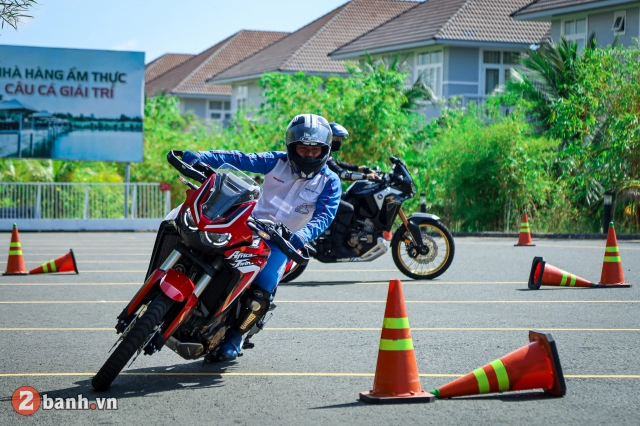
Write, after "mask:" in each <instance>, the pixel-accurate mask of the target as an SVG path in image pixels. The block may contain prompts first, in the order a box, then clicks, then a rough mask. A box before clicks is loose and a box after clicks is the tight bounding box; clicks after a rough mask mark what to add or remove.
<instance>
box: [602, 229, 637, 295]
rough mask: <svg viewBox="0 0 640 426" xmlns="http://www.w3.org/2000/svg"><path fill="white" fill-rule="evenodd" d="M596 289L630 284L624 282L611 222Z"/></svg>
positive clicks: (618, 250) (628, 285)
mask: <svg viewBox="0 0 640 426" xmlns="http://www.w3.org/2000/svg"><path fill="white" fill-rule="evenodd" d="M596 287H601V288H610V287H631V284H627V283H626V282H624V273H623V272H622V261H621V260H620V249H619V248H618V239H617V238H616V231H615V229H613V222H611V223H609V233H608V234H607V247H606V248H605V249H604V262H602V275H601V276H600V282H599V283H598V284H597V285H596Z"/></svg>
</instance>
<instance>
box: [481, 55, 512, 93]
mask: <svg viewBox="0 0 640 426" xmlns="http://www.w3.org/2000/svg"><path fill="white" fill-rule="evenodd" d="M519 57H520V53H518V52H501V51H499V50H485V51H483V52H482V74H483V76H484V94H485V95H488V94H490V93H492V92H493V91H494V90H496V88H497V87H498V86H500V85H501V84H505V83H506V82H507V81H508V80H509V78H511V70H512V69H513V68H516V67H517V65H518V58H519Z"/></svg>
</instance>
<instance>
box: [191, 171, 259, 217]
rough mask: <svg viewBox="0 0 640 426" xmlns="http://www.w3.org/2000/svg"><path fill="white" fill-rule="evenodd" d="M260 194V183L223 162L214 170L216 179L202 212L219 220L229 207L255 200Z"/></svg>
mask: <svg viewBox="0 0 640 426" xmlns="http://www.w3.org/2000/svg"><path fill="white" fill-rule="evenodd" d="M261 196H262V188H261V187H260V185H258V184H257V183H256V182H255V181H254V180H253V179H251V178H250V177H249V176H247V175H246V174H244V173H242V172H241V171H240V170H238V169H236V168H235V167H233V166H232V165H230V164H226V163H225V164H223V165H222V166H220V167H219V168H218V169H217V170H216V180H215V182H214V184H213V188H212V190H211V192H210V195H209V198H208V199H207V201H205V202H204V204H203V206H202V213H203V214H204V215H205V216H206V217H207V218H209V219H210V220H214V221H215V220H219V219H222V218H223V217H224V215H225V213H227V211H228V210H229V209H230V208H231V207H233V206H237V205H239V204H242V203H245V202H247V201H254V200H257V199H259V198H260V197H261Z"/></svg>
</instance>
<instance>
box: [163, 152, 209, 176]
mask: <svg viewBox="0 0 640 426" xmlns="http://www.w3.org/2000/svg"><path fill="white" fill-rule="evenodd" d="M183 154H184V152H183V151H180V150H177V149H172V150H171V151H169V152H168V153H167V161H168V162H169V164H171V165H172V166H173V167H174V168H175V169H176V170H177V171H179V172H180V173H181V174H183V175H184V176H186V177H189V178H191V179H194V180H197V181H198V182H200V183H203V182H204V181H205V180H207V178H208V177H209V176H210V174H209V173H208V170H206V167H208V166H206V165H205V164H202V163H198V164H197V165H196V166H197V167H198V168H200V169H201V170H202V171H198V170H197V169H196V168H194V167H193V166H191V165H190V164H187V163H185V162H184V161H182V155H183ZM178 157H180V158H178ZM203 166H205V167H203ZM209 169H210V168H209ZM203 172H204V173H203Z"/></svg>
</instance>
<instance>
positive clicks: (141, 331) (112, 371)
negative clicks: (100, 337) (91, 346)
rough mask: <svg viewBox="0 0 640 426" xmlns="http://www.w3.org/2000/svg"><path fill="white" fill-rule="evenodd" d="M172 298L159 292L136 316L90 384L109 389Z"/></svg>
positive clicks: (97, 387)
mask: <svg viewBox="0 0 640 426" xmlns="http://www.w3.org/2000/svg"><path fill="white" fill-rule="evenodd" d="M172 304H173V300H171V299H169V298H168V297H167V296H165V295H164V294H162V293H161V294H160V295H159V296H158V297H157V298H156V299H155V300H154V301H153V302H151V303H150V304H149V306H148V307H147V310H146V311H145V312H144V314H143V315H141V316H140V317H138V318H137V320H136V322H135V324H134V325H133V328H132V329H131V330H130V331H129V332H128V333H127V335H126V336H125V337H124V338H123V339H122V341H121V342H120V344H119V345H118V347H117V348H116V349H115V350H114V351H113V353H112V354H111V356H110V357H109V359H107V361H106V362H105V363H104V365H103V366H102V368H101V369H100V371H98V374H96V375H95V376H94V377H93V379H92V380H91V385H92V386H93V388H94V389H95V390H97V391H105V390H107V389H109V386H111V383H113V381H114V380H115V379H116V377H118V374H120V372H121V371H122V369H123V368H124V367H125V366H126V365H127V362H129V360H130V359H131V357H132V356H133V355H134V354H135V353H136V352H137V351H138V350H142V349H143V348H142V346H143V344H145V343H148V342H147V339H148V338H149V337H150V336H151V334H152V333H153V331H154V329H155V328H156V326H157V325H158V324H159V323H160V321H161V320H162V318H163V317H164V316H165V314H166V313H167V311H168V310H169V308H170V307H171V305H172Z"/></svg>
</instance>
